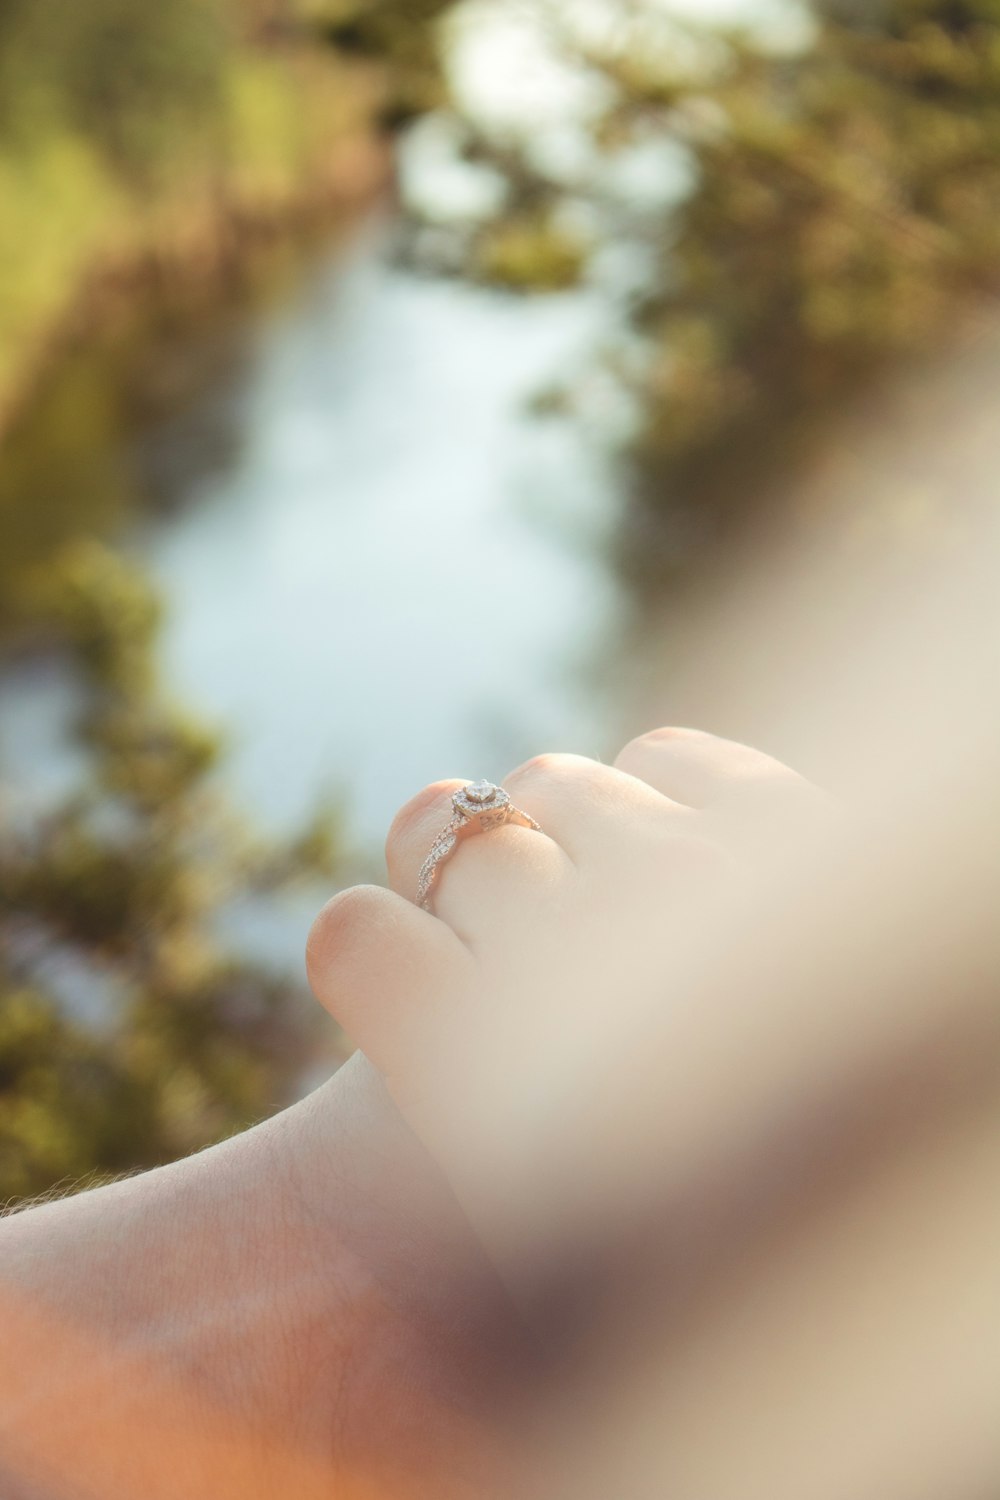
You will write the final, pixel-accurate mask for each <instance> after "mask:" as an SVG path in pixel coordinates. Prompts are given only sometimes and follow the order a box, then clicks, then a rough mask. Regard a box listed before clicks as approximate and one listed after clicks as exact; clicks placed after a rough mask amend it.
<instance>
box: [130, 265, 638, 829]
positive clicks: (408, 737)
mask: <svg viewBox="0 0 1000 1500" xmlns="http://www.w3.org/2000/svg"><path fill="white" fill-rule="evenodd" d="M605 315H606V314H605ZM601 316H602V313H601V303H600V302H599V301H597V300H596V299H593V298H588V296H587V295H586V294H573V295H568V296H561V297H558V298H544V299H537V300H530V299H529V300H518V299H513V298H509V297H506V296H501V295H498V294H496V293H492V292H488V291H484V290H477V289H473V288H469V287H466V286H463V285H461V284H458V283H453V282H435V281H431V280H426V279H421V278H419V277H417V276H414V275H412V274H410V273H407V272H403V271H400V270H397V269H392V268H391V267H390V266H389V265H387V264H386V263H385V261H384V260H383V258H382V257H381V256H380V255H379V253H378V251H377V247H373V246H372V245H370V244H369V245H366V246H364V247H363V248H362V249H361V251H359V252H357V253H356V254H355V255H354V256H353V258H352V259H351V260H350V261H349V262H347V263H345V261H344V259H343V255H342V252H340V253H338V254H335V255H332V256H331V258H330V259H329V260H328V261H326V262H325V263H323V264H321V265H320V266H319V267H317V268H314V270H313V272H312V274H311V275H310V276H309V278H308V280H307V282H306V284H305V285H304V286H302V287H301V289H300V291H299V293H298V294H297V295H296V297H295V298H294V300H293V301H292V302H290V303H288V304H286V305H285V306H284V307H282V308H281V309H280V310H279V311H276V312H275V311H273V310H272V311H271V312H269V313H268V314H267V315H266V316H265V317H264V318H262V320H261V322H260V324H259V326H258V327H257V328H256V329H255V330H254V333H253V338H252V341H251V344H250V347H249V350H248V352H247V355H246V358H245V361H244V364H243V367H242V372H241V374H240V376H239V378H235V377H231V378H230V379H228V380H227V381H224V382H222V384H221V385H220V386H219V387H218V388H217V389H216V390H214V391H213V393H212V398H211V403H212V404H211V405H210V406H209V407H208V408H206V406H205V403H204V402H199V404H198V405H197V406H196V407H194V408H192V409H189V410H186V411H184V412H182V413H181V414H179V415H174V416H173V417H172V418H170V419H169V421H166V422H160V423H159V424H158V425H157V426H156V428H155V429H154V430H152V431H150V432H148V433H147V434H146V435H145V437H144V440H143V444H142V457H143V460H144V465H145V467H146V469H147V471H150V472H151V477H152V478H153V480H154V481H155V483H156V484H157V486H158V488H159V490H160V492H161V500H167V499H172V500H173V502H174V503H172V504H166V505H164V506H163V507H162V508H161V509H160V510H158V512H157V513H156V514H157V519H156V520H155V521H153V522H149V523H147V524H146V525H145V526H144V528H143V531H142V534H141V536H139V537H138V538H137V539H136V544H137V546H138V549H139V552H140V555H141V556H142V557H143V558H144V559H145V560H146V562H147V563H148V565H149V566H150V568H151V570H152V571H153V574H154V576H155V578H156V579H157V580H158V582H159V585H160V587H161V589H162V591H163V593H164V595H165V598H166V601H167V604H168V617H167V629H166V632H165V638H164V665H165V670H166V673H167V677H168V681H169V682H170V684H171V685H173V686H175V687H176V688H177V689H178V690H179V691H180V693H181V694H182V695H183V697H184V698H185V699H189V700H190V701H191V702H192V704H193V706H194V707H195V708H197V709H199V710H203V711H206V712H207V713H208V714H209V716H210V717H212V718H213V719H214V720H216V721H217V722H220V723H221V724H222V725H224V726H225V727H226V728H227V729H228V731H229V733H230V736H231V739H232V741H233V754H232V756H231V758H230V760H229V761H228V762H227V775H228V777H229V778H230V781H231V785H232V787H233V790H234V793H235V794H236V796H237V798H238V799H239V801H240V802H242V803H245V804H246V805H247V806H248V807H250V808H251V809H253V810H254V811H255V812H256V813H257V815H258V816H259V817H260V818H262V819H263V820H265V821H267V822H270V823H272V824H275V825H279V826H281V825H285V824H287V823H290V822H292V821H295V820H297V819H298V818H299V817H300V816H301V815H302V814H303V812H304V811H305V810H306V809H307V808H308V807H309V805H310V804H311V803H312V802H313V801H314V799H315V797H316V794H317V793H318V792H323V791H328V790H330V789H331V788H332V789H335V790H337V791H339V792H341V793H343V795H344V797H345V801H346V810H347V818H348V826H349V828H350V829H351V830H352V832H353V833H354V835H355V836H356V837H357V838H359V839H360V840H362V841H363V842H364V843H366V844H367V843H370V842H373V841H376V840H377V839H379V838H380V837H381V835H382V833H383V832H384V829H385V827H386V824H387V821H388V820H389V819H390V818H391V816H392V813H393V812H394V811H395V809H396V808H397V806H398V805H399V803H400V802H401V801H402V800H403V799H405V798H406V797H407V796H408V795H410V794H411V793H412V792H413V791H414V790H416V789H417V788H418V787H420V786H421V785H422V784H423V783H424V782H426V781H428V780H432V779H435V778H437V777H441V776H470V777H471V776H479V775H485V776H495V777H499V776H500V775H501V774H502V773H503V772H504V771H505V770H506V769H509V767H510V766H511V765H513V764H515V763H516V762H517V761H518V759H520V758H523V757H524V756H525V755H527V754H530V753H532V752H533V751H535V750H537V749H539V748H541V747H559V746H562V747H571V748H579V749H582V750H585V751H590V752H593V753H600V752H602V751H604V750H605V749H606V748H607V742H608V739H609V713H610V688H609V683H610V679H611V676H612V675H613V674H611V673H610V671H609V668H610V665H611V655H610V653H609V645H610V643H611V642H612V641H613V639H614V637H615V633H616V628H617V624H618V616H619V613H620V610H621V600H620V598H619V594H618V590H617V585H616V583H615V581H614V578H613V576H612V573H611V571H610V568H609V566H608V565H607V564H606V563H605V561H604V560H603V557H602V545H601V544H602V539H603V537H604V534H605V532H606V530H607V528H608V527H609V525H610V524H612V523H613V520H614V512H615V503H616V491H615V485H614V479H613V475H612V472H611V470H610V468H609V465H608V462H607V460H606V459H604V458H602V456H601V453H600V450H599V448H598V447H596V446H595V447H593V448H591V447H588V446H587V445H586V443H585V441H583V440H582V438H581V434H580V432H579V430H578V429H577V428H574V427H573V426H572V425H571V424H569V423H563V422H558V421H554V420H551V419H548V418H539V417H536V416H533V415H532V414H531V413H530V411H529V410H528V403H529V402H530V399H531V397H532V396H533V395H535V394H537V393H538V391H539V389H540V388H541V387H543V386H545V385H546V383H548V382H550V381H551V380H553V379H555V378H557V377H560V376H565V375H566V374H567V372H570V373H572V371H573V369H574V368H575V366H576V365H577V364H578V363H579V362H580V361H582V360H583V359H584V358H585V357H586V355H587V351H588V350H589V349H592V346H593V341H594V338H595V336H596V335H597V333H598V330H599V324H600V319H601ZM206 410H208V411H211V412H213V413H214V418H215V421H216V423H217V424H221V425H225V426H226V427H227V429H228V431H227V432H226V433H225V434H217V435H216V436H217V443H216V444H215V446H216V447H217V448H218V449H219V450H221V451H225V452H227V454H228V461H227V462H226V463H225V464H224V465H222V466H219V465H217V464H207V465H206V467H205V468H204V469H203V470H202V471H201V472H199V470H198V466H197V465H196V464H195V465H192V464H191V462H190V455H191V454H192V453H195V454H197V453H199V452H202V451H204V449H205V442H206V432H205V422H206ZM208 446H209V449H211V447H212V444H211V443H210V444H209V445H208ZM171 476H176V477H175V478H173V479H172V478H171ZM171 486H172V488H173V493H172V495H168V494H166V493H165V491H167V490H170V489H171Z"/></svg>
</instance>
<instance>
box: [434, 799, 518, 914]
mask: <svg viewBox="0 0 1000 1500" xmlns="http://www.w3.org/2000/svg"><path fill="white" fill-rule="evenodd" d="M451 805H452V807H453V808H454V811H453V813H452V816H451V822H450V823H449V824H448V826H447V827H446V828H443V829H442V830H441V832H440V833H439V834H438V836H437V838H436V839H435V840H434V843H433V844H432V846H431V851H430V853H429V854H428V856H427V858H426V859H425V860H424V862H423V864H422V865H421V867H420V874H419V876H418V878H417V905H418V906H420V907H422V908H423V909H424V911H430V909H431V890H432V887H433V885H434V881H435V879H436V878H437V872H438V870H439V868H440V867H441V865H442V864H443V863H444V861H445V860H446V859H447V858H448V856H449V855H450V854H452V853H453V851H454V849H455V846H456V844H457V843H458V841H459V839H463V838H468V837H469V835H470V834H476V833H488V832H489V831H490V829H491V828H502V827H503V825H504V824H505V823H514V824H516V825H517V826H518V827H519V828H533V829H534V830H535V832H536V833H541V831H542V830H541V828H540V827H539V826H538V824H537V823H536V822H535V820H534V818H530V817H529V816H528V814H527V813H526V812H522V811H521V809H520V808H519V807H515V806H514V804H513V802H511V800H510V796H509V794H508V793H507V792H505V791H504V789H503V787H502V786H494V785H493V783H492V781H472V782H470V783H469V785H468V786H463V787H462V788H461V790H460V791H457V792H455V793H454V794H453V796H452V799H451Z"/></svg>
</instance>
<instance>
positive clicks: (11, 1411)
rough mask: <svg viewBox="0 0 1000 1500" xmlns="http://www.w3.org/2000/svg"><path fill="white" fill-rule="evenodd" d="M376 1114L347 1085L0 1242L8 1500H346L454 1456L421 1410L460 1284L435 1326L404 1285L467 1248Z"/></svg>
mask: <svg viewBox="0 0 1000 1500" xmlns="http://www.w3.org/2000/svg"><path fill="white" fill-rule="evenodd" d="M380 1109H381V1103H380V1100H379V1098H378V1097H377V1095H373V1094H372V1093H371V1080H370V1079H369V1078H368V1077H367V1074H366V1072H365V1070H364V1068H363V1067H359V1066H358V1065H355V1066H353V1067H350V1066H349V1069H348V1070H345V1074H344V1076H343V1077H342V1078H338V1079H337V1080H334V1082H333V1084H332V1085H330V1086H329V1087H328V1089H327V1090H324V1091H321V1094H320V1095H319V1096H316V1097H314V1099H312V1100H309V1101H306V1103H305V1104H304V1105H302V1106H299V1107H297V1108H296V1109H295V1110H291V1111H288V1112H286V1113H285V1114H284V1115H282V1116H279V1117H277V1118H276V1119H275V1120H273V1121H270V1122H268V1124H266V1125H264V1126H261V1127H258V1128H257V1129H256V1130H253V1131H250V1132H248V1133H247V1134H245V1135H243V1136H240V1137H237V1138H235V1139H234V1140H232V1141H229V1142H226V1143H224V1144H223V1145H221V1146H219V1147H216V1148H213V1149H212V1150H211V1151H208V1152H205V1153H203V1154H201V1155H200V1156H197V1157H193V1158H191V1159H190V1160H188V1161H185V1162H181V1163H179V1164H176V1165H174V1166H171V1167H167V1168H163V1169H161V1170H158V1171H155V1172H150V1173H147V1174H145V1175H143V1176H141V1177H136V1178H132V1179H130V1180H127V1181H123V1182H120V1183H116V1184H113V1185H111V1186H109V1187H106V1188H101V1189H98V1190H96V1191H94V1192H90V1193H85V1194H82V1195H80V1196H79V1197H76V1198H71V1199H66V1200H63V1201H60V1202H57V1203H52V1204H48V1205H44V1206H41V1207H38V1208H33V1209H29V1210H28V1211H26V1212H24V1213H21V1214H17V1215H15V1216H13V1217H12V1218H10V1219H8V1220H6V1221H5V1222H4V1223H3V1224H2V1225H0V1319H2V1323H3V1327H4V1339H3V1353H2V1355H0V1408H2V1410H0V1476H2V1478H3V1486H2V1488H3V1493H4V1495H5V1497H7V1496H11V1497H13V1496H19V1495H21V1494H24V1495H30V1496H31V1497H32V1500H36V1497H38V1496H41V1497H44V1500H56V1497H61V1496H62V1495H63V1494H70V1493H71V1494H72V1495H73V1496H74V1500H75V1497H76V1496H78V1495H79V1494H81V1493H82V1494H85V1495H88V1496H89V1495H93V1496H94V1497H95V1500H96V1497H98V1496H99V1497H100V1500H118V1497H119V1496H121V1497H122V1500H124V1497H126V1496H127V1497H129V1500H132V1497H134V1496H135V1495H137V1494H141V1495H143V1496H144V1497H146V1496H149V1497H157V1496H159V1495H161V1494H162V1495H163V1496H167V1495H170V1496H176V1495H177V1494H180V1493H182V1494H185V1495H190V1496H192V1497H200V1496H202V1495H204V1496H206V1497H207V1496H209V1495H211V1496H212V1500H217V1497H220V1496H221V1497H227V1496H229V1495H232V1496H233V1497H234V1500H235V1497H236V1496H239V1500H256V1497H264V1496H279V1495H292V1494H294V1495H295V1497H296V1500H301V1497H307V1500H308V1497H311V1496H312V1495H313V1494H316V1495H317V1496H318V1495H320V1494H322V1495H324V1496H328V1495H329V1494H330V1493H331V1492H332V1486H333V1485H334V1482H335V1483H336V1487H337V1493H338V1495H343V1494H346V1495H348V1496H350V1495H351V1494H353V1493H355V1492H356V1493H358V1494H362V1493H366V1492H367V1491H366V1490H365V1488H364V1486H366V1485H369V1483H370V1481H371V1476H372V1473H373V1472H374V1471H375V1470H377V1469H378V1468H379V1467H380V1466H381V1465H383V1464H384V1462H385V1456H386V1455H392V1457H393V1461H398V1463H399V1464H400V1467H401V1468H406V1469H410V1470H411V1471H413V1472H414V1473H418V1474H419V1473H427V1474H429V1475H431V1476H432V1475H433V1469H434V1465H433V1461H432V1449H433V1445H434V1443H435V1441H436V1440H437V1439H440V1438H441V1437H442V1435H443V1434H444V1433H445V1432H447V1433H448V1441H449V1443H451V1444H452V1445H453V1451H455V1452H457V1451H458V1450H460V1449H461V1448H462V1446H463V1439H462V1434H461V1433H460V1432H459V1431H457V1430H456V1427H455V1420H456V1419H455V1417H454V1412H453V1408H452V1405H451V1402H450V1399H449V1393H448V1392H447V1391H446V1390H443V1389H441V1388H438V1389H437V1391H436V1393H435V1394H434V1395H430V1394H429V1392H430V1391H431V1390H433V1389H434V1387H435V1384H436V1383H438V1372H437V1370H436V1367H435V1365H434V1360H435V1359H440V1358H441V1357H442V1342H443V1340H444V1341H445V1342H446V1341H447V1338H448V1337H449V1333H448V1329H447V1323H448V1320H449V1316H450V1312H453V1311H454V1309H453V1308H451V1309H449V1305H448V1298H450V1297H451V1296H452V1295H453V1294H454V1295H456V1296H457V1295H458V1283H457V1282H456V1281H455V1279H454V1278H452V1283H451V1284H452V1287H453V1293H451V1292H450V1293H449V1294H448V1298H446V1299H445V1301H444V1302H443V1303H441V1304H440V1305H439V1306H437V1307H435V1306H434V1297H435V1295H440V1293H439V1292H435V1286H436V1285H439V1284H438V1283H436V1281H435V1278H433V1277H431V1276H430V1275H429V1274H428V1276H427V1277H426V1278H424V1277H422V1276H421V1274H420V1267H421V1261H422V1260H423V1259H424V1258H425V1257H426V1258H427V1264H428V1271H430V1268H431V1264H432V1260H433V1259H435V1258H437V1257H438V1256H443V1257H444V1263H445V1267H447V1263H448V1256H449V1255H450V1254H455V1255H457V1256H458V1257H459V1258H461V1257H464V1255H465V1254H466V1249H465V1247H464V1245H463V1244H460V1242H461V1241H462V1230H461V1226H460V1223H456V1224H453V1229H454V1230H455V1233H454V1234H453V1235H451V1236H450V1248H449V1243H448V1241H449V1233H448V1231H447V1230H446V1229H445V1228H444V1227H443V1225H442V1219H441V1214H440V1210H439V1205H434V1207H433V1211H431V1205H430V1203H429V1201H428V1199H427V1197H426V1194H428V1193H432V1192H435V1191H437V1189H436V1188H435V1187H434V1186H433V1178H428V1179H426V1180H425V1181H421V1177H420V1173H419V1172H418V1171H417V1169H416V1166H415V1164H414V1162H413V1161H412V1160H411V1161H409V1163H408V1165H407V1164H406V1163H405V1162H404V1160H403V1157H404V1156H405V1153H406V1152H407V1151H408V1150H409V1151H415V1150H416V1148H415V1147H414V1146H413V1145H412V1144H410V1145H407V1140H406V1136H405V1132H404V1131H403V1130H402V1127H401V1126H399V1125H398V1123H394V1122H393V1121H392V1119H391V1117H390V1118H388V1119H387V1118H385V1117H384V1116H380V1113H379V1112H380ZM341 1125H342V1126H343V1130H341ZM361 1138H363V1139H364V1140H365V1141H366V1142H368V1143H369V1145H370V1148H371V1150H372V1152H373V1153H374V1157H373V1158H369V1157H368V1156H366V1155H365V1153H364V1151H363V1150H361V1149H360V1148H359V1147H358V1144H357V1143H358V1140H359V1139H361ZM394 1153H395V1155H394ZM399 1153H402V1155H399ZM376 1163H378V1165H376ZM400 1173H403V1174H404V1176H405V1181H403V1180H401V1178H400ZM379 1174H381V1178H382V1181H381V1191H380V1187H379V1181H378V1177H379ZM420 1201H422V1202H423V1203H424V1207H425V1209H427V1212H423V1213H422V1212H420V1211H419V1203H420ZM427 1235H433V1236H434V1237H436V1239H437V1241H438V1243H437V1244H436V1246H434V1247H432V1246H431V1245H430V1243H428V1241H427V1238H426V1236H427ZM438 1264H439V1265H440V1261H439V1262H438ZM415 1273H416V1274H415ZM478 1274H479V1272H478V1271H474V1273H473V1277H472V1279H473V1281H475V1279H476V1276H477V1275H478ZM471 1295H472V1297H473V1300H474V1299H475V1298H477V1297H478V1295H479V1293H478V1291H475V1292H472V1293H471ZM442 1330H444V1332H443V1333H442ZM451 1352H454V1351H451ZM450 1357H451V1353H449V1359H450ZM401 1390H402V1391H403V1392H404V1395H403V1396H402V1397H401V1396H400V1394H399V1393H400V1391H401ZM460 1425H461V1424H459V1426H460ZM394 1427H395V1428H396V1429H397V1431H395V1432H394V1431H393V1429H394ZM420 1445H426V1446H427V1449H428V1451H427V1453H426V1454H423V1453H421V1452H419V1451H417V1450H418V1449H419V1447H420ZM395 1482H397V1481H396V1480H394V1483H395ZM352 1487H353V1488H352ZM399 1492H400V1493H404V1494H405V1493H406V1491H405V1489H402V1490H400V1491H399ZM415 1493H419V1491H415Z"/></svg>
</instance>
